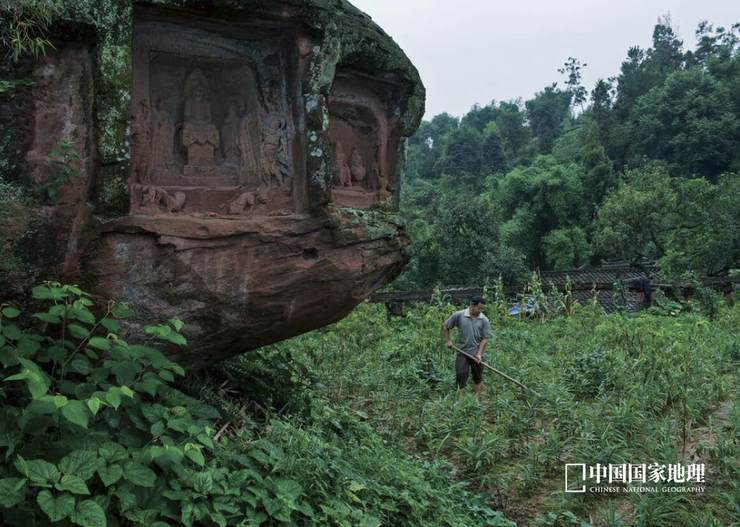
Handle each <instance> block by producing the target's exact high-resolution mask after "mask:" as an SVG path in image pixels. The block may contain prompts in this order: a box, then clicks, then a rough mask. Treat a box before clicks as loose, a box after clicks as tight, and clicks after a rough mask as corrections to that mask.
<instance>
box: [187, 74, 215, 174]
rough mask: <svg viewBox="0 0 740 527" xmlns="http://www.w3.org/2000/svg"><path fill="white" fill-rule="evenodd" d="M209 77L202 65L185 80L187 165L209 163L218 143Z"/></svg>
mask: <svg viewBox="0 0 740 527" xmlns="http://www.w3.org/2000/svg"><path fill="white" fill-rule="evenodd" d="M207 93H208V80H207V79H206V77H205V75H203V72H202V71H200V70H199V69H196V70H193V72H192V73H191V74H190V75H189V76H188V78H187V80H186V81H185V123H184V125H183V129H182V144H183V146H184V147H185V148H187V150H188V165H193V166H210V165H213V162H214V151H215V150H216V148H217V147H218V144H219V140H218V139H219V134H218V130H217V129H216V127H215V126H214V125H213V124H212V123H211V105H210V103H209V102H208V99H206V95H207Z"/></svg>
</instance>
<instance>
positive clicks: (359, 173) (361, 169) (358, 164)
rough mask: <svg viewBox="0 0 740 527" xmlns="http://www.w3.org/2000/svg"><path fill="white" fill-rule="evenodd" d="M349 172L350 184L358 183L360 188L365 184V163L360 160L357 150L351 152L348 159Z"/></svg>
mask: <svg viewBox="0 0 740 527" xmlns="http://www.w3.org/2000/svg"><path fill="white" fill-rule="evenodd" d="M349 170H350V172H351V173H352V182H353V183H358V184H359V185H360V186H362V185H363V184H364V182H365V176H366V175H367V169H366V168H365V162H364V161H363V160H362V156H361V155H360V151H359V150H357V148H355V149H354V150H353V151H352V157H350V159H349Z"/></svg>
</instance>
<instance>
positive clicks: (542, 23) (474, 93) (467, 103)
mask: <svg viewBox="0 0 740 527" xmlns="http://www.w3.org/2000/svg"><path fill="white" fill-rule="evenodd" d="M350 1H351V2H352V3H353V4H355V5H356V6H357V7H358V8H360V9H362V10H363V11H365V12H366V13H367V14H369V15H370V16H371V17H372V18H373V20H375V21H376V22H377V23H378V24H379V25H380V26H381V27H382V28H383V29H384V30H385V31H386V32H387V33H388V34H390V35H391V36H392V37H393V38H394V39H395V40H396V42H398V44H399V45H400V46H401V47H402V48H403V49H404V50H405V51H406V54H407V55H408V56H409V57H410V58H411V60H412V61H413V62H414V64H416V67H417V68H418V69H419V73H420V74H421V78H422V80H423V81H424V84H425V86H426V88H427V113H426V116H425V118H426V119H431V117H433V116H434V115H436V114H438V113H442V112H445V111H446V112H449V113H451V114H453V115H457V116H460V115H462V114H464V113H466V112H467V111H468V110H469V109H470V107H471V106H472V105H473V104H475V103H476V102H477V103H480V104H488V103H489V102H490V101H491V100H492V99H496V100H509V99H513V98H516V97H522V98H524V99H528V98H530V97H531V96H532V95H534V93H535V92H536V91H539V90H541V89H542V88H544V87H545V86H546V85H548V84H551V83H552V82H554V81H561V76H560V74H559V73H558V72H557V69H558V68H559V67H561V66H562V64H563V63H564V62H565V60H566V59H567V58H568V57H569V56H573V57H576V58H578V59H579V60H581V62H585V63H587V64H588V66H587V67H586V68H585V70H584V75H583V77H584V83H585V85H586V87H587V88H588V90H589V91H590V90H591V88H592V87H593V84H594V82H595V81H596V80H597V79H598V78H601V77H603V78H607V77H610V76H612V75H616V74H617V73H618V71H619V66H620V64H621V63H622V60H624V58H625V57H626V55H627V49H628V48H629V47H630V46H633V45H639V46H641V47H643V48H644V47H648V46H649V45H650V39H651V36H652V30H653V26H654V25H655V23H656V21H657V20H658V17H660V16H661V15H663V14H666V13H670V16H671V20H672V22H673V26H674V28H675V29H677V30H678V33H679V35H680V36H681V38H682V39H683V41H684V45H685V47H690V48H693V45H694V43H695V38H694V30H695V29H696V26H697V24H698V23H699V22H700V21H701V20H709V21H710V22H711V23H713V24H714V25H723V26H725V27H729V26H731V25H732V23H734V22H740V0H657V1H654V0H560V1H558V0H507V1H500V0H350ZM561 85H562V82H561Z"/></svg>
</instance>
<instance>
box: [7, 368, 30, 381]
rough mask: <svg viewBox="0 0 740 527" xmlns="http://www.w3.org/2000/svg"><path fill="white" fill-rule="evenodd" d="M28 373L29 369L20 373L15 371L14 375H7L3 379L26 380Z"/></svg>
mask: <svg viewBox="0 0 740 527" xmlns="http://www.w3.org/2000/svg"><path fill="white" fill-rule="evenodd" d="M28 373H29V372H28V370H24V371H22V372H20V373H15V374H13V375H10V376H8V377H5V379H3V381H4V382H11V381H24V380H26V379H28Z"/></svg>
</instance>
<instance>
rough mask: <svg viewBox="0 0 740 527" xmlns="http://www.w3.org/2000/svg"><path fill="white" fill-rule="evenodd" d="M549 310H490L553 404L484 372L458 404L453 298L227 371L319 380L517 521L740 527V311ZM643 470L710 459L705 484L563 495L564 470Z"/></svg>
mask: <svg viewBox="0 0 740 527" xmlns="http://www.w3.org/2000/svg"><path fill="white" fill-rule="evenodd" d="M531 289H533V290H534V289H537V288H536V285H535V284H533V287H532V288H531ZM489 296H492V297H493V296H496V295H495V294H490V295H489ZM498 298H500V297H498ZM539 302H541V304H540V307H539V309H541V312H542V316H541V317H535V318H532V319H529V320H519V319H515V318H512V317H507V316H506V315H505V314H504V313H505V309H506V307H507V306H506V303H505V302H504V301H502V300H498V301H497V302H495V303H492V304H491V305H489V308H488V309H487V313H488V314H489V317H490V318H491V320H492V323H493V326H494V339H493V341H492V343H491V345H490V349H489V351H488V352H487V356H488V359H489V360H490V362H491V363H492V364H494V365H495V366H496V367H498V368H501V369H502V370H504V371H506V372H508V373H509V374H510V375H513V376H514V377H516V378H518V379H520V380H521V381H523V382H524V383H525V384H527V385H528V386H531V387H533V388H534V389H536V390H537V391H538V392H540V393H541V394H542V397H541V398H536V397H532V396H531V395H529V394H528V393H526V392H522V391H521V390H520V389H519V388H517V387H516V386H514V385H513V384H510V383H508V382H506V381H505V380H503V379H501V378H498V377H496V376H494V375H492V374H490V372H487V371H486V372H485V373H484V381H483V400H482V402H481V403H477V402H476V401H475V399H474V397H472V389H471V391H470V392H469V395H466V396H465V397H463V398H458V397H457V395H456V394H455V388H454V382H455V381H454V371H453V363H454V356H453V354H451V353H450V352H449V350H446V349H445V348H444V346H443V345H442V337H441V334H440V328H441V321H442V320H444V318H445V317H446V316H448V315H449V314H450V313H451V311H452V310H453V309H455V308H454V306H452V305H449V304H448V303H446V302H445V301H443V300H442V299H437V300H435V302H434V303H433V304H432V305H427V304H425V305H419V306H416V307H414V308H411V309H409V310H408V312H407V314H406V316H405V317H403V318H400V317H394V318H392V319H391V320H389V321H387V320H386V318H385V313H384V310H383V307H382V306H378V305H363V306H361V307H360V308H359V309H358V310H356V311H355V312H354V313H353V314H352V315H350V317H348V318H347V319H346V320H344V321H342V322H340V323H338V324H337V325H335V326H333V327H330V328H326V329H323V330H318V331H315V332H313V333H311V334H309V335H306V336H303V337H298V338H296V339H292V340H290V341H288V342H286V343H283V344H279V345H276V346H272V347H271V349H268V350H264V351H261V352H259V356H260V358H259V359H257V362H255V358H254V357H253V356H252V355H249V356H246V357H244V358H241V359H237V360H236V361H233V362H232V364H231V365H230V366H229V367H230V368H237V369H238V370H239V371H241V372H246V373H243V374H242V375H249V372H250V371H251V372H253V373H257V372H259V375H260V377H261V378H263V379H270V375H269V373H265V372H266V371H267V370H262V369H259V368H256V367H255V364H263V365H269V364H281V365H283V366H282V367H283V368H285V367H289V368H291V369H292V370H291V371H292V372H293V374H292V378H293V379H304V380H306V379H311V381H310V383H311V385H312V386H313V387H314V394H316V395H318V394H321V397H322V398H326V399H328V400H331V401H333V402H334V404H341V405H347V406H349V407H350V408H352V409H353V410H354V414H355V417H354V418H355V420H357V421H362V423H363V424H362V426H363V427H368V428H372V429H374V430H375V431H377V432H378V433H380V434H381V436H382V437H383V439H384V441H385V442H387V444H388V445H389V446H390V447H391V448H396V449H405V450H407V451H409V452H413V453H415V454H416V455H417V456H418V457H419V458H420V459H421V460H423V461H422V462H423V463H435V464H439V463H448V464H450V467H451V470H452V472H453V475H454V477H455V478H456V479H457V480H459V481H460V482H461V483H463V484H464V485H466V486H467V488H469V489H474V490H476V491H483V492H484V493H485V494H486V495H487V496H488V501H489V504H491V505H493V506H495V507H496V508H498V509H501V510H502V511H503V512H504V513H505V514H506V516H507V517H508V518H511V519H515V520H517V522H518V524H519V525H549V526H565V525H568V526H570V525H574V526H583V525H594V526H598V527H601V526H604V527H617V526H628V525H635V526H643V527H675V526H678V525H681V526H686V527H706V526H719V525H729V524H730V522H731V520H732V518H733V517H734V515H735V514H736V507H737V502H736V499H737V492H738V487H737V484H738V483H737V482H738V475H739V474H738V466H740V464H738V443H737V437H738V435H737V433H738V426H740V419H739V418H740V414H738V412H737V408H736V407H735V406H734V405H733V402H734V399H733V397H734V393H735V390H736V388H737V362H738V342H737V336H736V334H735V331H736V328H737V327H738V324H739V323H740V309H738V306H737V305H735V306H734V307H722V308H721V309H720V310H719V313H718V315H717V316H716V318H715V320H714V321H710V320H709V319H708V318H707V316H706V315H705V314H704V312H703V311H702V309H699V308H698V305H696V304H685V305H684V306H683V310H682V311H681V312H680V313H678V314H677V315H675V316H672V315H670V314H669V311H667V310H665V309H663V308H661V307H656V308H652V309H651V310H649V311H646V312H643V313H641V314H639V315H621V314H615V315H604V314H603V313H602V312H601V311H600V310H599V308H598V306H597V305H589V306H577V305H576V306H575V307H574V306H573V304H572V302H570V301H568V299H564V298H549V299H545V298H542V297H539ZM674 307H677V306H674ZM677 309H681V308H680V307H677ZM674 312H675V309H674ZM557 313H571V316H563V315H558V314H557ZM663 313H665V314H663ZM538 320H542V321H543V322H542V323H540V322H538ZM286 364H287V365H288V366H286ZM255 368H256V369H255ZM289 378H291V377H289ZM285 379H286V377H285V376H284V375H283V374H282V373H281V374H279V375H276V376H275V378H274V380H275V383H276V385H277V386H284V387H286V390H289V388H288V387H287V386H286V384H289V383H286V382H285ZM248 382H251V380H250V381H248ZM314 394H312V397H313V396H314ZM286 403H287V404H288V408H289V410H286V413H290V411H291V410H290V409H293V410H295V409H296V408H298V407H300V404H298V403H295V402H291V401H280V402H279V403H278V407H282V406H283V405H284V404H286ZM291 419H292V418H291ZM270 422H271V423H273V424H274V423H277V422H279V423H285V422H286V420H285V419H284V418H277V417H273V418H272V420H271V421H270ZM280 426H281V427H282V426H285V425H284V424H281V425H280ZM289 426H291V427H292V426H293V425H289ZM343 426H346V425H343ZM294 433H295V432H294ZM267 436H268V437H271V438H272V439H273V440H274V438H275V436H276V434H275V433H274V432H269V433H267ZM283 441H285V444H295V442H294V443H289V439H288V438H284V439H283ZM334 444H336V443H334ZM386 452H387V451H386ZM345 455H350V456H355V455H358V453H357V450H355V449H353V450H352V453H350V452H349V451H348V450H345ZM304 459H305V458H304ZM389 462H390V461H389ZM642 462H646V463H652V462H658V463H678V462H682V463H685V464H686V463H691V462H703V463H706V466H707V471H708V476H707V482H708V483H707V489H706V491H705V492H704V493H703V494H661V493H648V494H644V495H639V494H612V495H609V496H606V495H603V494H602V495H597V494H585V495H578V494H564V493H563V492H562V485H563V479H562V478H563V466H564V463H589V464H595V463H642ZM307 463H308V465H309V467H312V466H313V465H312V462H310V461H309V462H307ZM364 496H365V494H360V497H361V498H362V497H364ZM589 518H591V520H589ZM392 523H393V522H392ZM459 525H472V524H465V523H462V524H459Z"/></svg>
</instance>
